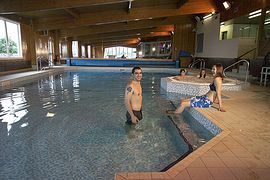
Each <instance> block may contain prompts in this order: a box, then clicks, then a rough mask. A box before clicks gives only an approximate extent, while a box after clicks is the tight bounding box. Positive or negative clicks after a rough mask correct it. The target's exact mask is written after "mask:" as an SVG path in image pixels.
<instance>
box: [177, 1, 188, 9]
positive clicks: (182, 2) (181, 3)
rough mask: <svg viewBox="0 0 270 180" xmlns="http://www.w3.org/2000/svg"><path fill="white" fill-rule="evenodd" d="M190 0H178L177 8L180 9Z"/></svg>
mask: <svg viewBox="0 0 270 180" xmlns="http://www.w3.org/2000/svg"><path fill="white" fill-rule="evenodd" d="M186 2H188V0H178V1H177V9H179V8H180V7H181V6H183V5H184V4H185V3H186Z"/></svg>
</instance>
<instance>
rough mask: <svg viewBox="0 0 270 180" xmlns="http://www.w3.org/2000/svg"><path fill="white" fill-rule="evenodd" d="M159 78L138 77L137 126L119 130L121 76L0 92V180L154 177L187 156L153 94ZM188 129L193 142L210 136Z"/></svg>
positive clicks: (71, 78)
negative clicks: (140, 117) (129, 174)
mask: <svg viewBox="0 0 270 180" xmlns="http://www.w3.org/2000/svg"><path fill="white" fill-rule="evenodd" d="M166 76H171V74H166V73H144V74H143V80H142V88H143V120H142V121H140V123H139V124H138V125H136V126H128V125H126V124H125V121H126V117H125V113H126V109H125V105H124V90H125V86H126V83H127V81H128V79H129V73H125V72H118V73H115V72H65V73H62V74H56V75H51V76H49V77H47V78H43V79H40V80H38V81H34V82H30V83H26V84H24V85H23V86H17V87H14V88H12V89H9V90H4V91H2V92H1V93H0V108H1V110H0V122H1V123H0V168H1V169H0V179H94V180H96V179H113V177H114V174H115V173H116V172H123V171H125V172H127V171H132V172H134V171H161V170H162V169H164V168H165V167H167V166H168V165H170V164H171V163H172V162H174V161H176V160H177V159H178V158H179V157H181V156H182V155H183V154H185V153H186V152H188V151H189V148H188V144H187V143H186V142H185V141H184V139H183V138H182V137H181V136H180V133H179V129H177V128H176V126H175V125H174V124H173V123H172V121H171V120H170V119H169V118H168V117H167V115H166V114H165V113H164V112H165V110H166V109H171V108H172V105H171V103H170V100H169V98H168V94H166V93H162V92H160V90H159V89H160V78H161V77H166ZM187 122H188V120H186V122H185V123H187ZM191 126H192V125H191ZM190 129H192V127H190ZM196 129H199V133H198V134H197V135H196V138H197V139H206V140H209V139H211V138H212V137H213V135H211V134H210V132H208V131H207V130H205V129H203V128H202V127H195V129H192V130H191V131H190V132H192V133H193V132H194V133H196ZM201 131H203V132H201Z"/></svg>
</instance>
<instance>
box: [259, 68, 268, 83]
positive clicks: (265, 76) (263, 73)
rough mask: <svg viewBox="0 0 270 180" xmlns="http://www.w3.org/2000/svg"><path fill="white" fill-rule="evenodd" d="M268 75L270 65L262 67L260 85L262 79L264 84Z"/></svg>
mask: <svg viewBox="0 0 270 180" xmlns="http://www.w3.org/2000/svg"><path fill="white" fill-rule="evenodd" d="M268 75H270V67H262V70H261V80H260V85H262V82H263V79H264V83H263V85H264V86H266V81H267V76H268ZM263 76H264V78H263Z"/></svg>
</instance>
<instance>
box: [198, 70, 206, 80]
mask: <svg viewBox="0 0 270 180" xmlns="http://www.w3.org/2000/svg"><path fill="white" fill-rule="evenodd" d="M202 71H204V72H205V73H204V75H203V74H202ZM202 77H203V78H205V77H206V70H205V69H201V71H200V77H199V78H202Z"/></svg>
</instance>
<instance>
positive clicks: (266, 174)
mask: <svg viewBox="0 0 270 180" xmlns="http://www.w3.org/2000/svg"><path fill="white" fill-rule="evenodd" d="M29 73H30V74H32V73H33V72H29ZM29 73H19V74H15V75H7V76H1V77H0V82H1V83H2V85H5V84H3V83H6V82H9V80H10V79H13V78H17V77H21V78H23V77H24V76H28V75H29ZM224 95H225V96H228V97H229V99H225V100H224V106H225V108H226V110H227V112H225V113H221V112H218V111H217V110H216V109H214V108H210V109H198V111H200V112H201V113H203V114H204V115H205V116H206V117H207V118H209V119H210V120H211V121H213V122H214V123H216V124H217V125H218V126H219V127H221V128H222V129H223V132H222V133H221V134H219V135H218V136H216V137H215V138H213V139H212V140H211V141H209V142H208V143H207V144H205V145H203V146H202V147H201V148H199V149H197V150H196V151H194V152H193V153H192V154H190V155H189V156H188V157H186V158H185V159H184V160H182V161H181V162H179V163H178V164H176V165H175V166H174V167H172V168H171V169H169V170H168V171H166V172H149V173H139V172H134V173H132V172H130V173H127V172H123V173H117V174H116V175H115V179H116V180H125V179H138V180H142V179H156V180H157V179H171V180H182V179H183V180H185V179H200V180H203V179H229V180H233V179H251V180H253V179H265V180H268V179H270V88H269V87H260V86H255V85H251V87H250V88H249V89H247V90H244V91H241V92H224Z"/></svg>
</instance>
